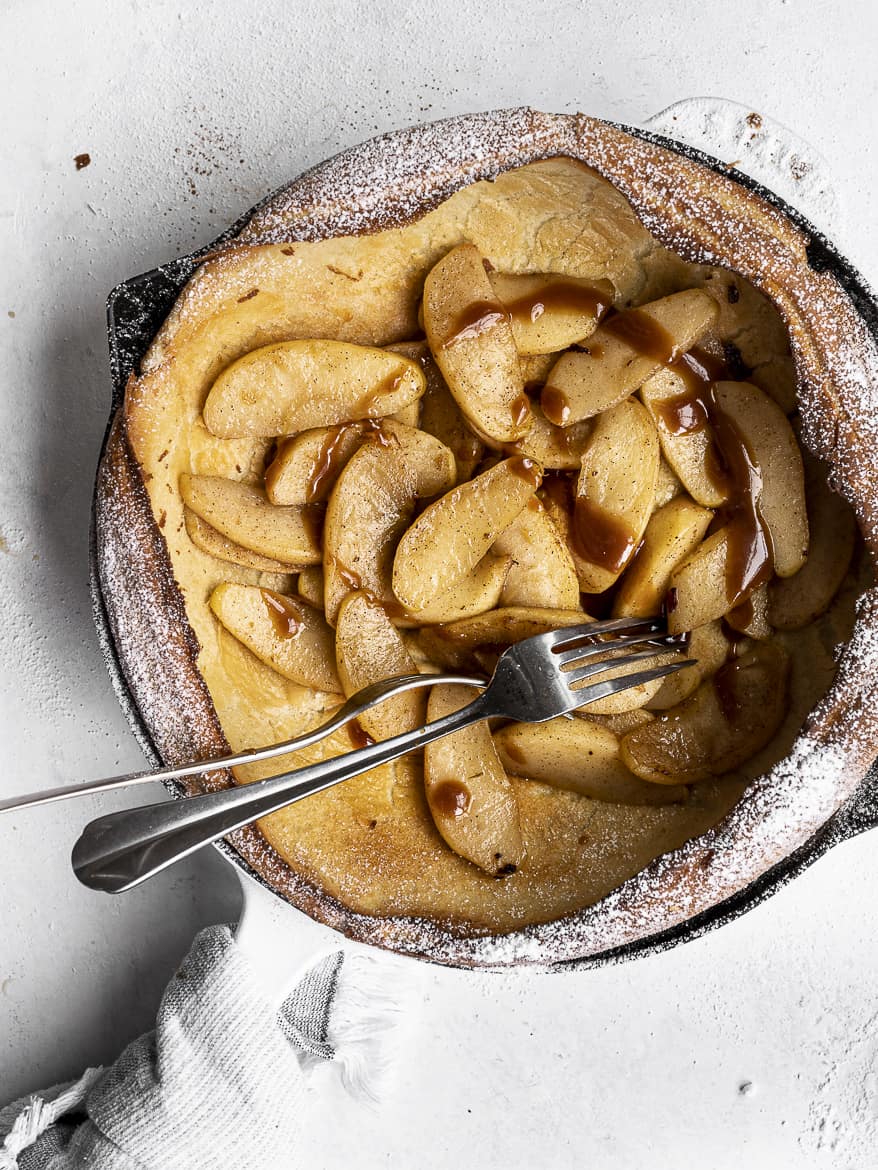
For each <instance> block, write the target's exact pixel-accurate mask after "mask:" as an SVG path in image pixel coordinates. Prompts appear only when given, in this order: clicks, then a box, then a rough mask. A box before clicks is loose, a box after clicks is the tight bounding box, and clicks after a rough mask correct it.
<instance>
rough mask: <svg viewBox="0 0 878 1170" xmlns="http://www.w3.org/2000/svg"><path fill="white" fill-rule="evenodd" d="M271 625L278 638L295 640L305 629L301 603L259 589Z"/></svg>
mask: <svg viewBox="0 0 878 1170" xmlns="http://www.w3.org/2000/svg"><path fill="white" fill-rule="evenodd" d="M259 592H260V593H261V594H262V600H263V601H264V602H265V608H266V609H267V610H268V616H269V617H270V618H271V624H272V625H273V626H274V629H275V632H276V634H277V635H278V637H279V638H284V639H290V638H297V637H298V636H299V634H301V632H302V630H303V629H304V628H305V623H304V621H303V620H302V610H301V608H300V606H301V603H300V602H299V601H297V600H295V599H294V598H292V597H285V596H284V595H283V594H282V593H275V592H274V590H272V589H260V590H259Z"/></svg>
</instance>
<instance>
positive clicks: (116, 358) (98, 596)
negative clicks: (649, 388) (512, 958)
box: [89, 122, 878, 968]
mask: <svg viewBox="0 0 878 1170" xmlns="http://www.w3.org/2000/svg"><path fill="white" fill-rule="evenodd" d="M609 125H611V126H614V127H615V128H616V129H618V130H622V131H624V132H625V133H626V134H631V135H633V136H634V137H636V138H641V139H643V140H644V141H646V142H650V143H653V144H655V145H656V146H661V147H665V148H666V149H668V150H672V151H675V152H676V153H677V154H680V155H682V156H684V157H685V158H689V159H692V160H693V161H694V162H698V163H700V164H701V165H702V166H705V167H708V168H709V169H711V170H714V171H717V172H719V173H721V174H722V175H723V176H724V177H726V178H731V179H733V180H734V181H735V182H737V183H739V184H740V185H741V186H742V187H746V188H748V189H749V190H751V191H753V192H755V193H756V194H757V195H759V196H760V197H761V198H763V199H765V200H766V201H767V202H768V203H771V204H772V205H773V206H775V207H777V208H778V210H780V211H781V212H783V214H784V215H785V216H787V218H788V219H790V220H791V221H792V222H793V223H794V224H795V225H796V226H797V227H798V228H800V229H801V230H802V231H803V232H805V233H807V235H808V236H809V237H810V240H811V242H810V244H809V245H808V248H807V256H808V263H809V264H810V266H811V268H812V269H813V270H814V271H815V272H825V271H828V272H830V273H831V274H832V275H833V276H834V277H835V279H836V280H837V281H838V282H839V284H840V285H841V286H842V288H843V289H844V290H845V292H846V293H847V294H848V296H849V297H850V298H851V300H852V302H853V304H854V307H855V308H856V310H857V312H858V313H859V315H860V316H861V317H862V319H863V321H864V322H865V324H866V326H867V327H868V329H869V331H870V332H871V333H872V335H873V336H874V337H875V339H876V341H878V303H876V301H875V298H874V297H873V295H872V292H871V290H870V289H869V287H868V285H867V284H866V282H865V280H864V278H863V277H862V276H861V275H860V273H859V272H858V271H857V270H856V269H855V268H854V266H853V265H852V264H851V263H850V262H849V261H848V260H846V259H845V258H844V257H843V256H842V255H840V254H839V252H838V250H837V249H836V248H835V246H834V245H833V244H832V243H830V241H829V240H828V239H826V237H825V236H823V235H822V234H821V233H820V232H819V231H818V230H817V229H816V228H814V227H813V226H812V225H811V224H810V223H809V222H808V220H806V219H805V218H804V216H802V215H801V214H800V213H799V212H798V211H796V210H795V208H793V207H791V206H790V205H789V204H788V203H786V202H785V201H784V200H783V199H781V198H779V197H778V196H777V195H775V194H774V193H773V192H772V191H769V190H767V189H766V188H765V187H763V186H762V185H761V184H759V183H757V182H755V181H754V180H753V179H751V178H750V177H749V176H748V175H745V174H743V173H742V172H740V171H737V170H734V169H731V170H730V169H729V166H728V164H727V163H723V162H720V161H719V160H718V159H716V158H713V157H712V156H710V155H708V154H704V153H703V152H702V151H700V150H695V149H694V148H693V147H690V146H687V145H685V144H683V143H680V142H677V141H675V140H674V139H671V138H667V137H665V136H664V135H661V134H654V133H651V132H649V131H646V130H642V129H640V128H638V127H636V126H626V125H624V124H621V123H612V122H611V123H609ZM273 198H274V194H272V195H268V196H266V198H265V199H263V200H260V202H259V203H258V204H256V206H255V207H253V208H252V209H251V210H250V211H248V212H247V213H246V214H244V215H242V216H241V217H240V218H239V219H238V220H237V222H236V223H234V224H233V225H232V226H231V227H230V228H229V229H228V230H227V231H225V232H223V233H222V235H221V236H219V237H218V238H217V239H216V240H214V241H213V242H212V243H210V244H208V245H206V246H205V247H204V248H201V249H200V250H199V251H197V252H193V253H192V254H191V255H189V256H182V257H180V258H179V259H177V260H171V261H169V262H168V263H167V264H163V265H161V267H159V268H154V269H153V270H152V271H150V272H145V273H143V274H142V275H140V276H134V277H132V278H131V279H130V280H126V281H123V283H122V284H119V285H117V286H116V287H115V288H114V289H113V290H112V292H111V293H110V295H109V297H108V298H107V332H108V338H109V349H110V377H111V381H112V398H111V402H110V418H109V422H108V424H107V431H106V433H105V435H104V442H103V445H102V447H101V459H103V455H104V450H105V448H106V444H107V438H108V436H109V432H110V427H111V425H112V422H113V419H114V418H115V415H116V412H117V411H118V410H119V408H120V407H121V406H122V403H123V399H124V396H125V384H126V382H127V380H128V376H129V375H130V374H131V373H132V371H136V370H137V369H138V368H139V366H140V362H141V360H142V359H143V357H144V355H145V353H146V351H147V349H148V348H149V345H150V343H151V342H152V340H153V338H154V337H155V335H156V334H157V333H158V331H159V329H160V328H161V326H162V324H163V323H164V321H165V318H166V317H167V316H168V314H169V312H170V311H171V308H172V306H173V304H174V302H175V301H176V299H177V297H178V296H179V294H180V292H181V291H182V289H183V286H184V285H185V284H186V282H187V281H188V280H189V278H190V277H191V276H192V273H193V272H194V271H195V269H196V268H197V267H198V265H199V264H200V263H201V261H202V259H203V258H204V257H205V256H206V255H207V254H208V253H209V252H212V251H214V250H215V249H216V248H217V246H218V245H220V244H223V243H225V242H226V241H227V240H229V239H231V238H232V237H234V236H236V235H237V234H238V233H239V232H240V231H241V230H242V229H243V227H244V226H245V225H246V224H247V222H248V221H249V220H250V218H251V217H252V216H253V214H254V213H255V212H256V211H258V210H259V209H260V208H261V207H262V206H263V205H264V204H266V203H268V202H269V201H270V200H271V199H273ZM89 566H90V588H91V597H92V613H93V617H94V622H95V627H96V629H97V633H98V639H99V641H100V645H101V650H102V652H103V655H104V659H105V661H106V664H107V670H108V671H109V674H110V681H111V682H112V684H113V689H114V690H115V692H116V696H117V698H118V700H119V703H120V705H121V707H122V710H123V712H124V713H125V717H126V718H127V720H128V723H129V725H130V727H131V730H132V731H133V733H134V736H135V738H136V739H137V741H138V743H139V744H140V747H141V749H142V750H143V753H144V755H145V756H146V758H147V759H148V760H149V762H150V764H151V765H152V766H153V767H156V768H157V767H160V766H161V764H162V761H161V759H160V757H159V754H158V752H157V750H156V747H155V744H154V743H153V740H152V737H151V736H150V733H149V730H148V728H147V726H146V724H145V722H144V720H143V718H142V716H141V714H140V712H139V710H138V708H137V705H136V702H135V700H134V696H133V695H132V693H131V691H130V689H129V687H128V684H127V682H126V680H125V676H124V673H123V671H122V667H121V664H120V662H119V657H118V654H117V652H116V647H115V645H114V642H113V638H112V634H111V632H110V625H109V621H108V618H107V611H106V607H105V605H104V599H103V594H102V591H101V581H100V578H99V574H98V558H97V544H96V529H95V504H94V502H93V505H92V515H91V528H90V534H89ZM166 787H167V788H168V791H169V792H170V793H171V795H172V796H174V797H179V796H181V795H182V789H180V788H179V787H177V786H176V785H175V784H173V783H172V782H169V783H167V784H166ZM876 825H878V763H876V764H875V765H873V767H872V768H871V769H870V771H869V773H868V775H867V776H866V777H865V779H864V780H863V781H862V783H861V784H860V786H859V787H858V789H857V790H856V792H855V793H854V794H853V796H851V797H850V798H849V800H848V801H847V802H846V803H845V804H844V805H842V807H841V808H840V809H839V810H838V811H837V812H836V813H835V814H834V815H833V816H832V817H830V818H829V820H828V821H826V823H825V824H824V825H823V826H822V827H821V828H820V830H819V831H818V832H817V833H815V834H814V836H813V837H812V838H811V839H810V840H809V841H807V842H806V843H805V844H804V845H802V846H801V847H800V848H799V849H797V850H795V851H794V852H793V853H791V854H790V855H789V856H788V857H786V858H785V859H784V860H783V861H782V862H780V863H779V864H777V865H775V866H774V867H773V868H772V869H769V870H768V871H767V872H766V873H764V874H762V876H761V877H759V878H758V879H757V880H756V881H754V882H752V883H751V884H750V885H748V886H746V887H744V889H742V890H739V891H738V892H737V893H736V894H734V895H733V896H732V897H731V898H727V899H726V900H725V901H723V902H719V903H718V904H717V905H715V906H712V907H710V908H709V909H708V910H705V911H704V912H703V913H701V914H696V915H695V916H693V917H692V918H689V919H687V920H686V921H685V922H682V923H680V924H679V925H677V926H674V927H672V928H671V929H670V930H665V931H661V932H659V933H656V934H653V935H649V936H647V937H646V938H642V939H638V940H637V941H635V942H632V943H627V944H626V945H624V946H619V947H614V948H611V949H609V950H606V951H602V952H600V953H599V954H596V955H590V956H588V957H586V958H583V959H574V960H568V961H565V962H561V963H559V964H557V966H563V967H567V968H570V967H573V968H580V967H583V968H586V967H599V966H603V965H604V964H607V963H617V962H621V961H622V960H624V959H634V958H639V957H641V956H645V955H650V954H655V953H657V952H659V951H663V950H667V949H669V948H670V947H673V946H676V945H678V944H679V943H684V942H689V941H690V940H691V939H694V938H698V937H699V936H700V935H702V934H705V933H706V932H707V931H709V930H714V929H716V928H717V927H719V926H724V925H725V924H726V923H727V922H731V921H732V920H733V919H735V918H738V917H739V916H740V915H741V914H743V913H745V911H747V910H750V909H752V908H753V907H754V906H758V905H759V903H760V902H763V901H764V900H765V899H766V898H768V897H770V896H771V895H772V894H773V893H775V892H776V891H777V890H779V889H780V888H781V886H783V885H785V884H786V883H787V882H789V881H791V880H792V879H793V878H794V877H796V876H797V875H798V874H800V873H801V872H802V871H803V870H804V869H806V868H807V867H808V866H809V865H811V864H812V862H814V861H816V860H817V858H818V857H822V855H823V854H824V853H826V852H827V850H829V849H831V848H832V846H833V845H837V844H839V842H841V841H846V840H848V839H849V838H851V837H855V836H857V834H859V833H862V832H863V831H864V830H866V829H871V828H873V827H874V826H876ZM216 847H217V848H218V849H219V850H221V852H222V853H223V854H225V856H226V857H227V858H228V860H229V861H231V862H232V863H233V864H234V865H236V866H238V868H239V869H241V870H243V871H244V872H245V873H246V874H248V876H249V877H251V878H253V879H255V880H256V881H257V882H259V884H260V885H262V886H265V888H266V889H268V890H271V886H270V885H269V884H268V883H267V882H266V881H265V880H264V878H262V877H261V875H260V874H258V873H256V871H255V870H253V869H252V868H251V867H250V866H249V865H248V864H247V862H246V861H245V860H244V859H243V858H242V857H241V855H240V854H239V853H237V852H236V850H234V849H233V848H232V847H231V845H229V844H228V843H227V842H225V841H219V842H217V845H216ZM271 892H272V893H274V891H273V890H271Z"/></svg>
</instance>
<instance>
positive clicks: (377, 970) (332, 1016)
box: [326, 953, 412, 1103]
mask: <svg viewBox="0 0 878 1170" xmlns="http://www.w3.org/2000/svg"><path fill="white" fill-rule="evenodd" d="M411 1001H412V988H411V985H410V984H409V982H408V981H407V980H406V979H404V978H402V977H401V972H400V971H399V970H398V969H397V970H394V971H393V972H390V971H388V967H387V962H386V960H385V961H384V962H380V961H376V960H375V959H373V958H371V957H370V956H368V955H365V954H350V953H345V956H344V962H343V963H342V965H341V969H340V970H339V972H338V977H337V987H336V993H335V996H334V997H333V1000H332V1004H331V1006H330V1012H329V1021H328V1026H327V1036H326V1038H327V1041H328V1042H329V1044H330V1045H331V1047H332V1049H333V1062H332V1063H333V1064H334V1065H335V1066H336V1067H337V1070H338V1074H339V1076H340V1077H341V1081H342V1084H343V1085H344V1087H345V1089H346V1090H347V1091H348V1092H349V1093H350V1094H351V1095H352V1096H354V1097H357V1098H359V1099H361V1100H362V1099H366V1100H368V1101H371V1102H373V1103H377V1102H378V1100H379V1098H380V1087H381V1082H382V1081H383V1080H384V1079H385V1078H386V1076H387V1073H388V1071H389V1069H390V1068H391V1066H392V1065H393V1064H394V1060H395V1056H396V1050H397V1048H398V1046H399V1043H400V1040H401V1035H400V1034H401V1032H402V1022H403V1020H404V1019H405V1018H409V1019H411V1011H410V1007H411Z"/></svg>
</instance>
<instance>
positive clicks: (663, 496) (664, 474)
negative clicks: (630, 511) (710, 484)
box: [567, 424, 683, 512]
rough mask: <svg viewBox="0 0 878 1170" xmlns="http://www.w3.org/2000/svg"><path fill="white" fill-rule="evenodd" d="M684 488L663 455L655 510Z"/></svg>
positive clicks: (654, 505) (659, 469) (657, 481)
mask: <svg viewBox="0 0 878 1170" xmlns="http://www.w3.org/2000/svg"><path fill="white" fill-rule="evenodd" d="M580 425H581V424H580ZM567 429H568V430H571V431H572V430H573V429H574V427H568V428H567ZM682 490H683V485H682V484H681V483H680V481H679V479H678V478H677V474H676V472H675V471H674V469H673V468H672V467H671V465H670V464H669V463H668V462H667V460H666V459H664V458H663V457H662V458H660V459H659V468H658V475H657V476H656V481H655V499H654V500H653V503H652V510H653V512H657V511H658V509H659V508H663V507H664V506H665V504H669V503H670V502H671V500H673V499H675V498H676V497H677V496H678V495H679V494H680V493H681V492H682Z"/></svg>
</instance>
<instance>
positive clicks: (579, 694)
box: [571, 658, 697, 707]
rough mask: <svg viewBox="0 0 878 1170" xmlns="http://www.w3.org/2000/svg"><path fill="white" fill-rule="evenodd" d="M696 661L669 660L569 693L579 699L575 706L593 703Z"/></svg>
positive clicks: (681, 668)
mask: <svg viewBox="0 0 878 1170" xmlns="http://www.w3.org/2000/svg"><path fill="white" fill-rule="evenodd" d="M696 662H697V659H695V658H685V659H682V660H681V661H680V662H669V663H668V664H667V665H666V666H657V667H656V668H655V669H654V670H641V671H638V672H637V673H636V674H626V675H623V676H622V677H621V678H611V679H607V680H606V682H595V683H591V684H590V685H589V686H587V687H583V688H582V689H581V690H578V691H571V694H572V695H575V697H576V698H577V699H578V700H579V701H578V702H577V704H576V706H577V707H585V706H586V705H587V704H588V703H593V702H594V701H595V700H596V699H605V698H606V697H607V696H608V695H615V694H618V692H619V691H625V690H628V688H629V687H639V686H642V684H643V683H648V682H653V681H654V680H655V679H658V678H664V677H665V676H666V675H668V674H674V673H676V671H678V670H683V668H684V667H686V666H694V665H695V664H696Z"/></svg>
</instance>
